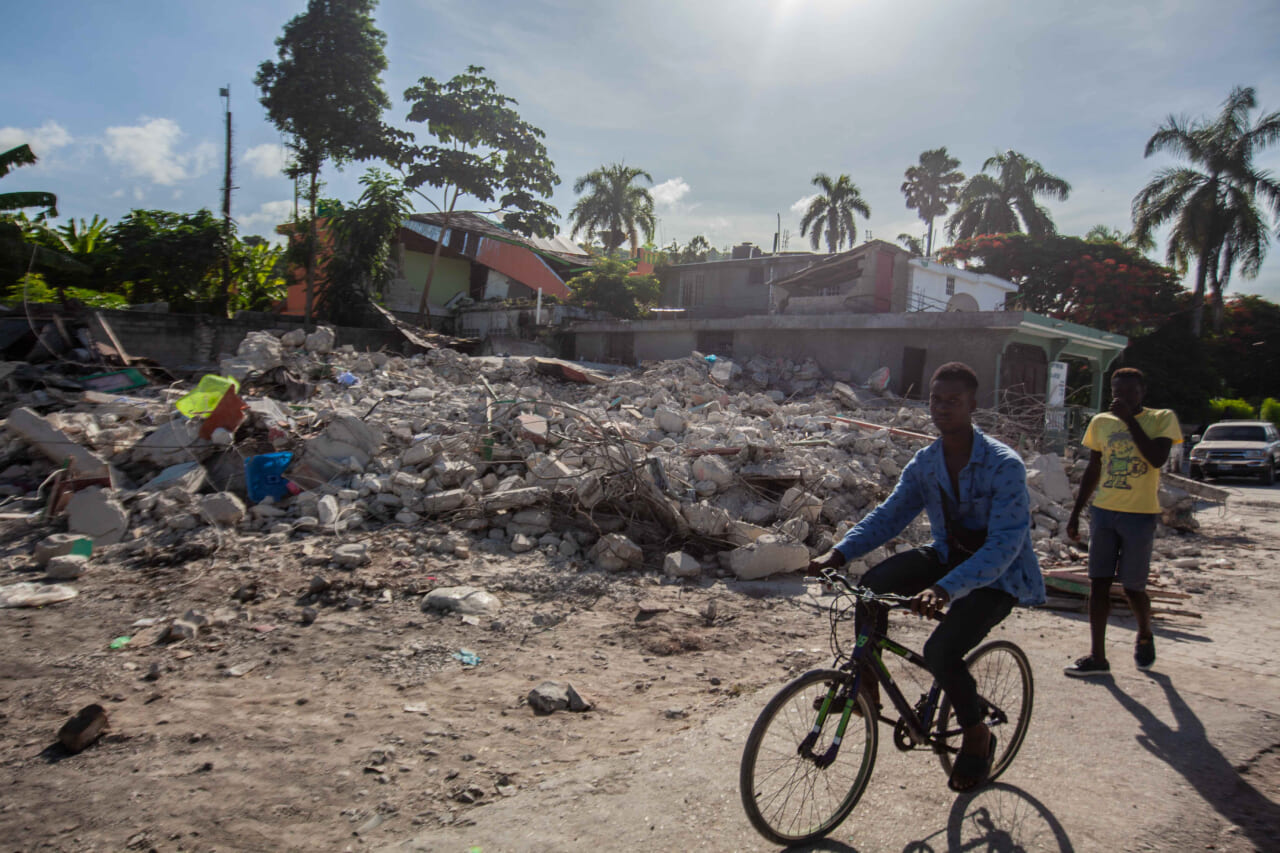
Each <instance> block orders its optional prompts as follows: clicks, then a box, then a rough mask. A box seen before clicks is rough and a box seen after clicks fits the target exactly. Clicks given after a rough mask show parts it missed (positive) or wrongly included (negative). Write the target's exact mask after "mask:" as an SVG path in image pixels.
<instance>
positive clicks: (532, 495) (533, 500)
mask: <svg viewBox="0 0 1280 853" xmlns="http://www.w3.org/2000/svg"><path fill="white" fill-rule="evenodd" d="M550 497H551V493H550V492H548V491H547V490H546V489H543V488H541V487H538V486H530V487H528V488H524V489H507V490H506V491H500V492H491V493H490V494H487V495H485V496H484V497H482V498H480V506H481V508H483V509H484V511H485V512H501V511H502V510H504V509H517V508H520V507H526V506H533V505H534V504H538V503H542V502H543V501H546V500H549V499H550Z"/></svg>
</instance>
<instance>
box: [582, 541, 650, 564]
mask: <svg viewBox="0 0 1280 853" xmlns="http://www.w3.org/2000/svg"><path fill="white" fill-rule="evenodd" d="M590 556H591V559H593V560H595V562H596V567H597V568H600V569H603V570H604V571H606V572H625V571H630V570H634V569H638V568H640V564H641V563H642V562H643V561H644V551H643V550H641V548H640V546H639V545H637V544H636V543H634V542H632V541H631V540H630V539H628V538H627V537H625V536H623V535H622V534H621V533H609V534H606V535H604V536H601V537H600V541H599V542H597V543H596V544H595V546H594V547H593V548H592V549H591V552H590Z"/></svg>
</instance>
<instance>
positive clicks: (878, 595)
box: [804, 568, 943, 622]
mask: <svg viewBox="0 0 1280 853" xmlns="http://www.w3.org/2000/svg"><path fill="white" fill-rule="evenodd" d="M818 574H819V575H820V577H813V576H806V577H805V579H804V580H805V583H823V584H827V585H828V586H835V585H836V584H837V583H838V584H840V585H841V586H842V587H844V589H845V592H846V593H847V594H849V595H851V596H853V597H854V598H856V599H858V600H859V601H861V602H864V603H866V604H883V605H886V606H887V607H889V608H890V609H893V610H904V609H909V608H910V606H911V602H912V600H913V599H914V596H910V595H897V594H896V593H891V592H874V591H872V590H870V589H868V588H867V587H865V586H855V585H854V584H853V583H851V582H850V581H849V578H848V577H846V576H845V575H842V574H840V573H839V572H837V571H836V570H835V569H831V568H827V569H819V570H818ZM933 618H934V619H935V620H937V621H939V622H941V621H942V619H943V614H942V612H941V611H938V612H935V613H934V614H933Z"/></svg>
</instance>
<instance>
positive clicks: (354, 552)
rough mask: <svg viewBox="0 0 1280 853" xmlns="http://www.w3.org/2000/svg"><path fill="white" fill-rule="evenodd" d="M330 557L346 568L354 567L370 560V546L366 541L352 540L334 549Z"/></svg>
mask: <svg viewBox="0 0 1280 853" xmlns="http://www.w3.org/2000/svg"><path fill="white" fill-rule="evenodd" d="M329 559H330V560H332V561H333V562H335V563H337V564H338V565H339V566H341V567H342V568H344V569H354V568H358V567H360V566H363V565H366V564H368V562H369V546H368V544H367V543H364V542H352V543H349V544H346V545H339V546H338V547H337V548H334V549H333V553H332V554H331V555H330V556H329Z"/></svg>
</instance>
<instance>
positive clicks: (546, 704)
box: [527, 681, 592, 715]
mask: <svg viewBox="0 0 1280 853" xmlns="http://www.w3.org/2000/svg"><path fill="white" fill-rule="evenodd" d="M527 698H528V702H529V707H530V708H532V709H533V711H534V713H536V714H542V715H545V714H553V713H555V712H556V711H573V712H576V713H580V712H582V711H590V710H591V707H592V705H591V703H590V702H588V701H587V700H586V699H584V698H582V696H581V695H579V693H578V691H576V690H574V689H573V686H572V685H570V684H562V683H560V682H558V681H544V682H542V683H541V684H539V685H538V686H537V687H535V688H533V689H532V690H530V691H529V695H528V697H527Z"/></svg>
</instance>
